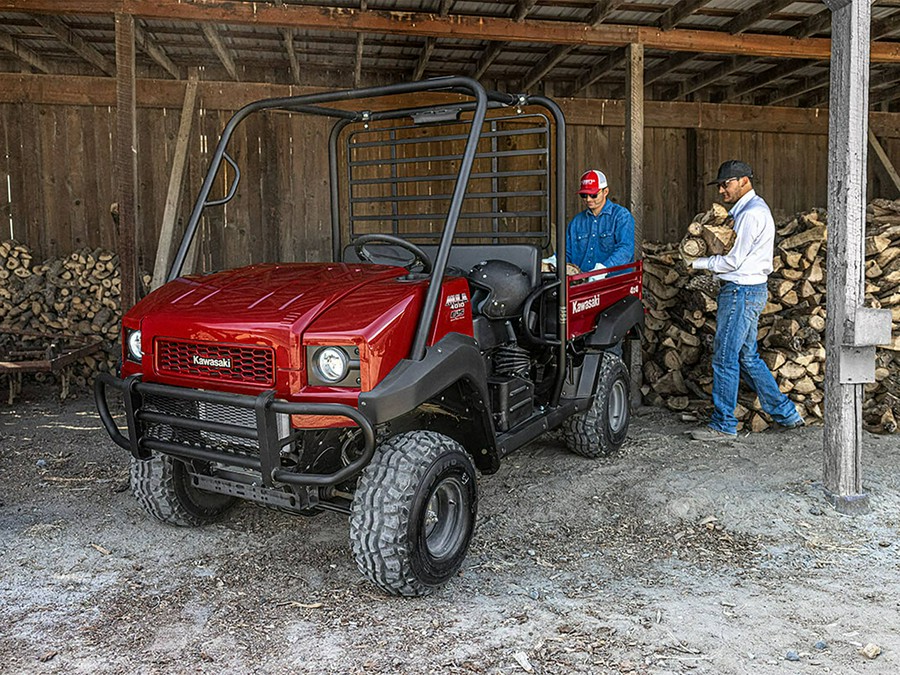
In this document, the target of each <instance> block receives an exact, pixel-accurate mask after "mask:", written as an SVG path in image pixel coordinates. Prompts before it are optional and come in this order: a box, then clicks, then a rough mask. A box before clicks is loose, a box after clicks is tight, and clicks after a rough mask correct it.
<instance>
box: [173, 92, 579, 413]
mask: <svg viewBox="0 0 900 675" xmlns="http://www.w3.org/2000/svg"><path fill="white" fill-rule="evenodd" d="M421 92H442V93H452V94H460V95H464V96H469V97H471V99H472V100H469V101H461V102H454V103H449V104H441V105H434V106H421V107H405V108H400V109H393V110H383V111H371V110H344V109H340V108H334V107H329V106H328V105H327V104H330V103H339V102H343V101H351V100H366V99H375V98H380V97H384V96H395V95H401V94H412V93H421ZM525 106H540V107H543V108H544V109H545V110H547V111H549V113H550V115H551V116H552V118H553V120H554V123H555V125H556V132H555V155H556V177H555V181H554V182H555V192H556V204H555V207H556V210H555V215H556V218H555V221H556V226H557V227H556V251H557V257H558V258H559V259H560V260H565V246H566V237H565V222H566V221H565V199H564V196H565V194H566V191H565V185H566V179H565V173H566V172H565V157H566V140H565V139H566V126H565V118H564V116H563V114H562V111H561V110H560V108H559V106H557V105H556V103H555V102H553V101H552V100H550V99H548V98H546V97H543V96H529V95H526V94H510V93H504V92H498V91H487V90H485V89H484V87H482V86H481V84H480V83H479V82H477V81H476V80H473V79H471V78H468V77H458V76H454V77H442V78H434V79H428V80H422V81H417V82H405V83H398V84H392V85H385V86H379V87H367V88H361V89H350V90H344V91H332V92H322V93H317V94H307V95H303V96H289V97H281V98H270V99H264V100H260V101H255V102H253V103H250V104H248V105H246V106H244V107H243V108H241V109H240V110H238V111H237V112H236V113H235V114H234V115H233V116H232V117H231V119H230V120H229V121H228V123H227V124H226V126H225V129H224V130H223V131H222V136H221V138H220V139H219V142H218V144H217V145H216V148H215V151H214V152H213V155H212V158H211V160H210V165H209V169H208V171H207V173H206V177H205V178H204V180H203V184H202V186H201V188H200V192H199V194H198V195H197V200H196V201H195V203H194V208H193V210H192V212H191V215H190V218H189V219H188V223H187V226H186V228H185V233H184V236H183V238H182V241H181V244H180V245H179V247H178V251H177V253H176V255H175V259H174V261H173V262H172V266H171V268H170V271H169V274H168V277H167V279H166V280H167V281H172V280H174V279H176V278H177V277H178V276H180V275H181V273H182V269H183V267H184V263H185V260H186V258H187V254H188V250H189V248H190V245H191V242H192V241H193V239H194V237H195V235H196V232H197V229H198V227H199V224H200V220H201V216H202V213H203V210H204V209H205V208H206V207H207V206H214V205H219V204H224V203H226V202H228V201H229V200H230V199H231V198H232V197H233V196H234V195H235V193H236V191H237V185H238V181H239V180H240V170H239V169H238V167H237V164H236V163H235V161H234V160H233V159H232V158H231V157H230V156H229V155H228V153H227V147H228V143H229V141H230V140H231V137H232V135H233V134H234V131H235V129H236V128H237V126H238V125H239V124H240V123H241V122H242V121H243V120H244V119H245V118H246V117H248V116H249V115H250V114H252V113H255V112H260V111H265V110H281V111H286V112H298V113H306V114H311V115H319V116H324V117H331V118H335V119H336V120H337V122H336V123H335V124H334V126H333V127H332V131H331V134H330V137H329V151H328V152H329V164H330V167H329V175H330V178H331V181H330V183H331V195H330V197H331V214H332V230H333V242H332V243H333V255H334V259H335V260H339V256H340V209H339V193H338V184H339V180H338V168H337V166H338V150H337V141H338V137H339V135H340V132H341V130H343V129H344V128H345V127H346V126H347V125H349V124H351V123H354V122H375V121H379V120H390V119H398V118H403V117H413V118H414V119H416V118H417V116H418V118H420V119H422V120H424V121H431V120H432V119H433V120H434V121H439V120H440V119H441V118H442V117H443V116H445V115H448V114H449V112H450V111H455V114H458V113H459V112H468V113H471V119H470V120H469V125H470V127H469V131H468V134H467V140H466V145H465V150H464V152H463V154H462V157H461V159H460V164H459V171H458V174H457V176H456V182H455V185H454V188H453V191H452V195H451V197H450V205H449V208H448V210H447V215H446V218H445V221H444V228H443V231H442V234H441V238H440V243H439V246H438V250H437V255H436V257H435V260H434V269H433V273H432V279H441V278H443V275H444V272H445V270H446V268H447V261H448V259H449V256H450V248H451V246H452V244H453V238H454V235H455V233H456V228H457V224H458V222H459V218H460V212H461V209H462V204H463V200H464V198H465V193H466V187H467V185H468V182H469V178H470V175H471V173H472V166H473V164H474V161H475V156H476V154H477V150H478V141H479V139H480V137H481V134H482V129H483V125H484V121H485V116H486V113H487V110H488V109H489V108H490V109H494V108H505V107H516V108H519V109H521V108H524V107H525ZM223 161H226V162H228V164H229V165H230V166H231V167H232V168H233V169H234V171H235V175H234V178H233V180H232V183H231V185H230V186H229V189H228V192H227V194H226V195H225V197H224V198H222V199H214V200H210V198H209V195H210V191H211V190H212V187H213V184H214V182H215V178H216V175H217V173H218V172H219V169H220V167H221V165H222V162H223ZM548 229H549V224H548ZM558 267H559V269H558V271H557V280H558V282H559V284H560V286H561V287H562V288H565V287H566V286H565V283H566V268H565V265H559V266H558ZM440 291H441V285H440V284H429V287H428V292H427V294H426V297H425V303H424V306H423V308H422V312H421V314H420V316H419V319H418V323H417V327H416V332H415V335H414V337H413V341H412V346H411V348H410V353H409V358H410V359H413V360H417V361H418V360H421V359H422V358H423V357H424V356H425V348H426V345H427V340H428V335H429V334H430V330H431V326H432V324H433V321H434V316H435V313H436V310H437V304H438V298H439V295H440ZM563 296H564V294H563ZM558 326H559V345H558V350H559V363H560V364H563V363H565V358H566V330H567V320H566V302H565V298H564V297H563V298H562V301H561V302H560V304H559V322H558ZM564 378H565V370H564V368H562V367H560V368H559V369H558V373H557V377H556V382H555V386H554V390H553V391H554V393H553V403H554V404H555V403H557V402H558V400H559V395H560V392H561V391H562V386H563V381H564Z"/></svg>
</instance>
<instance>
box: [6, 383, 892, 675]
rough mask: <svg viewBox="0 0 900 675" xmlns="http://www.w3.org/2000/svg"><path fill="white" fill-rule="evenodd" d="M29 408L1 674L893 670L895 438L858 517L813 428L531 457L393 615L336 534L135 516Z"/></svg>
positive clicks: (67, 424) (11, 523) (311, 527)
mask: <svg viewBox="0 0 900 675" xmlns="http://www.w3.org/2000/svg"><path fill="white" fill-rule="evenodd" d="M53 394H54V392H52V391H45V392H40V391H28V390H26V391H25V392H24V394H23V395H22V396H20V397H19V399H18V400H17V402H16V403H15V404H13V405H11V406H10V405H6V404H4V405H3V407H0V485H2V488H3V489H2V492H0V535H2V536H0V554H2V555H0V672H3V673H98V672H99V673H182V672H199V673H282V672H292V673H523V672H534V673H683V672H698V673H753V674H756V673H784V672H815V673H841V674H845V673H896V672H900V647H898V630H897V629H898V626H900V616H898V614H900V590H898V589H900V586H898V584H897V581H898V576H900V574H898V571H900V562H898V555H897V548H898V543H897V533H898V527H900V484H898V482H900V479H898V476H900V471H898V468H900V453H898V452H897V450H898V445H900V444H898V441H897V437H893V438H891V437H876V436H871V435H866V436H865V439H864V442H865V453H864V458H863V466H864V471H865V488H866V490H867V491H868V492H869V493H870V496H871V502H872V509H871V512H870V513H869V514H867V515H863V516H857V517H849V516H843V515H840V514H838V513H836V512H835V511H834V510H833V509H832V508H831V507H830V506H829V505H828V504H827V503H826V501H825V500H824V498H823V496H822V489H821V485H820V483H819V481H820V480H821V475H822V469H821V465H822V429H821V427H811V428H805V429H801V430H797V431H790V432H777V431H766V432H763V433H760V434H753V435H749V436H741V437H740V439H739V440H738V441H735V442H727V443H724V444H720V445H712V444H703V443H696V442H692V441H690V440H688V439H687V437H686V435H685V432H687V431H689V430H690V428H691V426H690V425H688V424H686V423H683V422H682V421H680V419H679V418H678V417H677V416H675V415H674V414H672V413H669V412H667V411H663V410H657V409H642V410H641V411H639V414H638V415H637V416H636V417H635V418H634V419H633V422H632V432H631V435H630V439H629V440H628V442H627V443H626V445H625V447H624V448H623V450H622V452H621V453H620V454H619V455H617V456H616V457H614V458H611V459H608V460H588V459H583V458H580V457H577V456H574V455H571V454H568V453H567V452H566V451H565V450H564V448H563V447H562V446H561V445H560V443H559V442H558V441H557V440H555V439H554V438H547V439H545V440H542V441H541V442H536V443H532V444H531V445H530V446H528V447H526V448H524V449H523V450H521V451H520V452H519V453H517V454H514V455H512V456H511V457H509V458H507V460H506V461H505V463H504V464H503V466H502V468H501V470H500V471H499V472H498V473H497V474H495V475H492V476H483V477H482V479H481V481H480V499H481V501H480V505H479V523H478V528H477V531H476V534H475V538H474V540H473V544H472V548H471V550H470V552H469V556H468V558H467V559H466V562H465V564H464V565H463V568H462V570H461V571H460V573H459V576H458V577H457V578H455V579H454V580H453V581H452V582H451V583H450V584H448V585H447V586H446V587H445V588H444V589H442V590H441V591H439V592H438V593H436V594H435V595H433V596H431V597H427V598H419V599H401V598H392V597H386V596H384V595H383V594H382V593H381V592H379V591H378V590H377V589H376V588H374V587H373V586H371V585H370V584H369V583H368V582H366V581H365V580H364V579H363V578H362V577H361V576H360V575H359V573H358V571H357V569H356V565H355V563H354V562H353V558H352V555H351V553H350V548H349V544H348V540H347V533H348V526H347V519H346V518H345V517H343V516H340V515H338V514H332V513H329V514H323V515H321V516H318V517H315V518H300V517H294V516H290V515H286V514H282V513H279V512H275V511H271V510H266V509H263V508H259V507H256V506H254V505H250V504H243V505H240V506H238V507H237V508H236V509H235V510H234V511H232V512H231V513H230V514H229V515H228V516H227V517H226V518H225V519H224V520H222V521H220V522H219V523H217V524H215V525H213V526H209V527H205V528H199V529H181V528H175V527H170V526H165V525H162V524H160V523H158V522H155V521H153V520H151V519H150V518H148V517H146V516H145V515H144V513H143V512H142V511H141V510H140V509H139V508H138V506H137V503H136V502H135V500H134V498H133V497H132V496H131V494H130V491H129V489H128V457H127V455H126V454H125V453H124V452H123V451H121V450H120V449H119V448H117V447H116V446H114V445H113V444H112V442H111V441H109V440H108V438H107V436H106V434H105V433H104V432H103V431H102V430H101V428H100V423H99V419H98V417H97V415H96V413H95V411H94V407H93V404H92V401H91V400H90V399H89V398H88V397H87V396H85V395H82V396H80V397H78V398H75V399H71V400H68V401H66V402H64V403H60V402H59V401H58V400H55V399H54V398H53ZM870 643H871V644H874V645H877V646H878V647H879V648H880V649H881V650H882V651H881V653H880V655H878V656H877V657H875V658H868V657H867V656H865V655H864V654H862V653H861V649H862V648H863V647H864V646H865V645H868V644H870Z"/></svg>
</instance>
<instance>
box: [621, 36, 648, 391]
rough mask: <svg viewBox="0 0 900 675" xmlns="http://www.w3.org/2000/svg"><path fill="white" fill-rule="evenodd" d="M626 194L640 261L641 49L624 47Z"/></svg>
mask: <svg viewBox="0 0 900 675" xmlns="http://www.w3.org/2000/svg"><path fill="white" fill-rule="evenodd" d="M625 55H626V65H625V193H626V195H627V199H628V210H629V211H631V215H632V216H634V259H635V260H640V259H641V258H643V257H644V256H643V242H644V48H643V46H641V45H628V47H626V48H625ZM638 344H640V343H639V342H635V341H633V342H632V343H631V345H630V347H631V348H630V349H629V350H628V369H629V371H630V373H631V396H632V400H634V401H640V400H641V385H642V384H643V382H642V368H641V350H640V349H639V348H637V345H638Z"/></svg>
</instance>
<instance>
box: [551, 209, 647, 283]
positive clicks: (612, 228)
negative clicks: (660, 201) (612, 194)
mask: <svg viewBox="0 0 900 675" xmlns="http://www.w3.org/2000/svg"><path fill="white" fill-rule="evenodd" d="M566 260H567V261H568V262H570V263H572V264H574V265H578V268H579V269H580V270H581V271H582V272H589V271H590V270H592V269H594V267H596V265H597V263H600V264H602V265H603V266H604V267H615V266H616V265H624V264H625V263H629V262H633V261H634V217H633V216H632V215H631V213H630V212H629V211H628V209H626V208H625V207H624V206H619V205H618V204H615V203H613V202H611V201H609V200H608V199H607V200H606V204H604V205H603V209H602V210H601V211H600V215H599V216H595V215H594V214H593V213H591V212H590V210H589V209H585V210H584V211H582V212H581V213H579V214H577V215H576V216H575V217H574V218H572V220H571V221H570V222H569V226H568V228H567V229H566Z"/></svg>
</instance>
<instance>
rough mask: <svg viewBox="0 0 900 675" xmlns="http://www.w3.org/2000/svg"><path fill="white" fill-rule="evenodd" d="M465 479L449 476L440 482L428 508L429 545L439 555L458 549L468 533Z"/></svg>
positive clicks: (426, 522)
mask: <svg viewBox="0 0 900 675" xmlns="http://www.w3.org/2000/svg"><path fill="white" fill-rule="evenodd" d="M463 491H464V488H463V485H462V482H461V481H460V480H459V479H458V478H456V477H448V478H445V479H444V480H442V481H441V482H440V483H438V485H437V487H436V488H435V490H434V492H432V493H431V498H430V499H429V500H428V506H427V507H426V509H425V521H424V523H423V525H424V528H425V547H426V548H427V549H428V553H429V554H431V555H432V556H433V557H435V558H444V557H446V556H448V555H451V554H452V553H454V552H455V551H456V550H457V548H458V547H459V543H460V542H461V541H462V540H463V538H464V536H465V527H463V523H464V520H465V519H466V518H467V515H466V510H465V508H464V504H465V501H464V499H465V497H464V494H463Z"/></svg>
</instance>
